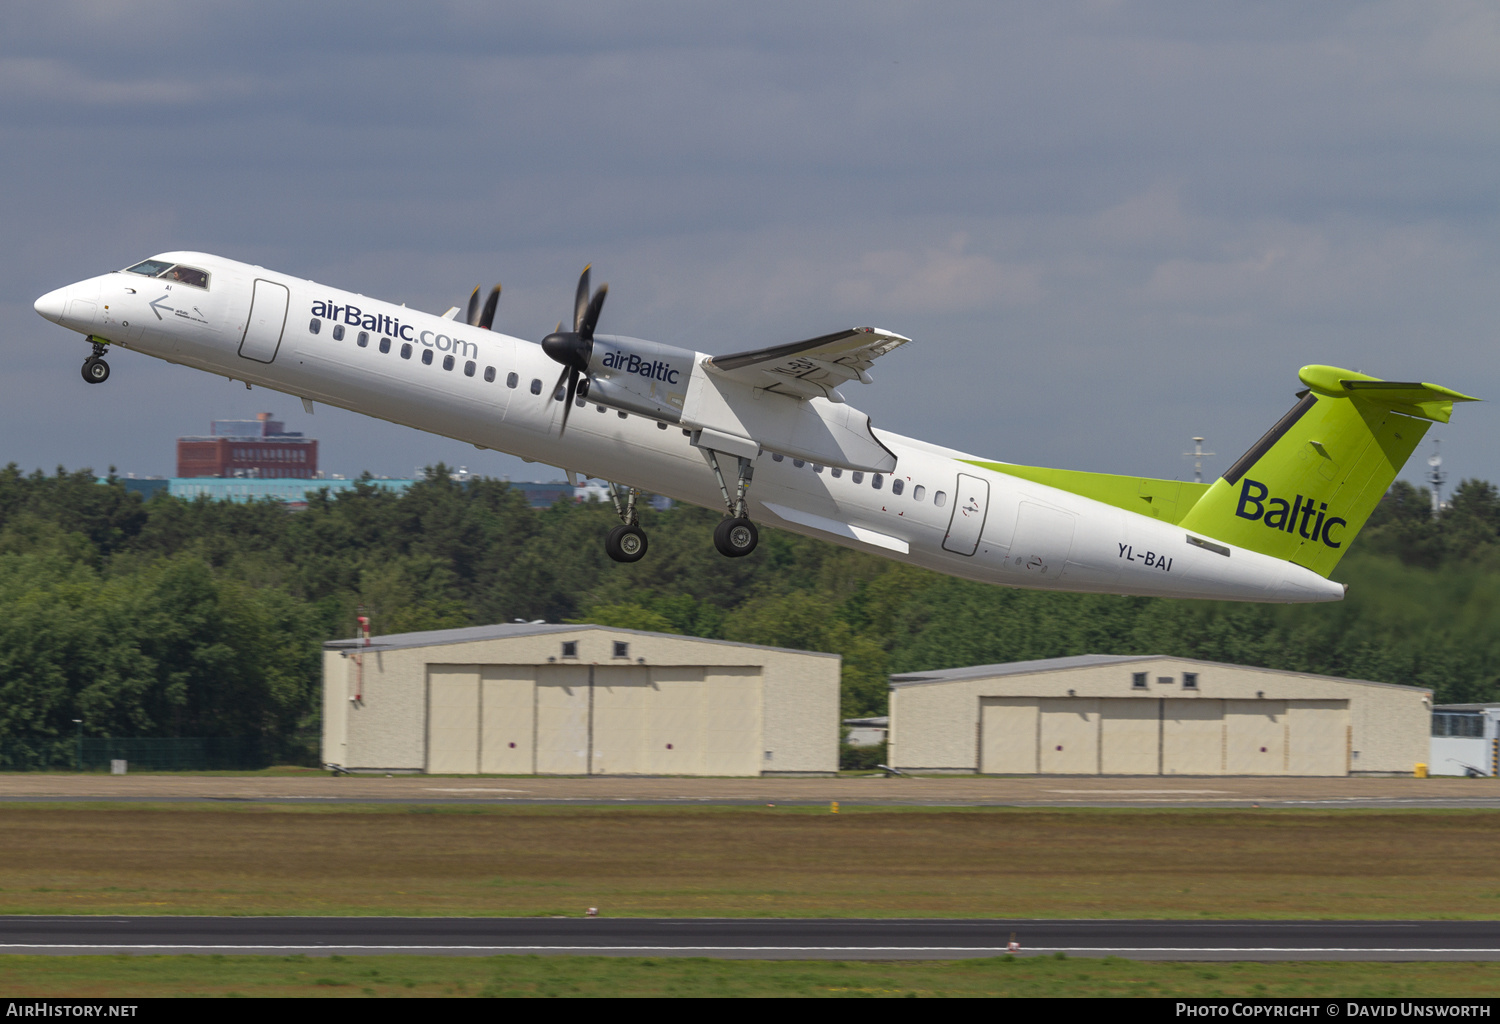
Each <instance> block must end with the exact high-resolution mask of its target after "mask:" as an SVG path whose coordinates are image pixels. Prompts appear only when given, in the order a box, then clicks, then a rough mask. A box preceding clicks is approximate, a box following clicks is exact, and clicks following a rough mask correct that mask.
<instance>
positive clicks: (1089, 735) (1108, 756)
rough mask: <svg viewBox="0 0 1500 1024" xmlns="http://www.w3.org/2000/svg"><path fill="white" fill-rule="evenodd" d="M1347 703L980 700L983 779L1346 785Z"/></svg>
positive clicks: (1112, 699)
mask: <svg viewBox="0 0 1500 1024" xmlns="http://www.w3.org/2000/svg"><path fill="white" fill-rule="evenodd" d="M1348 736H1349V705H1348V701H1343V700H1290V701H1277V700H1215V699H1206V698H1152V697H1139V698H1136V697H1122V698H1087V697H981V698H980V701H979V751H978V753H979V765H978V767H979V771H980V772H983V773H986V774H1007V775H1010V774H1036V773H1042V774H1049V775H1080V774H1081V775H1345V774H1347V773H1348Z"/></svg>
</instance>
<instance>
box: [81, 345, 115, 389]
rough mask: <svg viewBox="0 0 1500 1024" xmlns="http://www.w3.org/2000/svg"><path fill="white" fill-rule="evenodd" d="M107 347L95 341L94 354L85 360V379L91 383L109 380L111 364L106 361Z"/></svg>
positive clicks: (83, 371) (101, 382)
mask: <svg viewBox="0 0 1500 1024" xmlns="http://www.w3.org/2000/svg"><path fill="white" fill-rule="evenodd" d="M104 352H105V348H104V346H103V345H101V344H100V343H99V342H97V341H96V342H94V354H93V355H91V356H89V357H88V358H87V359H85V360H84V361H83V370H82V373H83V379H84V380H86V381H88V382H89V383H90V384H103V383H104V382H105V381H107V380H109V364H108V363H106V362H105V361H104V358H103V357H104Z"/></svg>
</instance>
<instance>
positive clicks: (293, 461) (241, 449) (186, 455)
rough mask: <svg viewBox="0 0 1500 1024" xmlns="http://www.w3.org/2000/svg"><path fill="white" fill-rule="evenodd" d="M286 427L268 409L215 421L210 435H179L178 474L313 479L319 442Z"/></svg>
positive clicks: (186, 475)
mask: <svg viewBox="0 0 1500 1024" xmlns="http://www.w3.org/2000/svg"><path fill="white" fill-rule="evenodd" d="M284 426H285V424H284V423H282V422H281V421H279V420H273V419H271V414H270V413H268V412H263V413H259V414H258V415H257V416H256V417H255V419H253V420H214V422H213V427H212V431H213V432H212V434H211V435H210V436H208V437H179V438H178V439H177V475H178V476H179V477H193V476H217V477H248V478H251V479H281V480H285V479H289V478H295V479H304V480H311V479H312V478H314V477H316V476H317V474H318V442H317V441H316V440H314V439H312V438H310V437H303V436H302V435H301V434H300V433H296V434H290V433H287V432H286V431H285V430H284V429H282V428H283V427H284Z"/></svg>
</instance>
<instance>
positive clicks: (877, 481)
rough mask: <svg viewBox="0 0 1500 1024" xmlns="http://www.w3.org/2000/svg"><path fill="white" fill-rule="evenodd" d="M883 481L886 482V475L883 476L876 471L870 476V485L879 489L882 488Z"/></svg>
mask: <svg viewBox="0 0 1500 1024" xmlns="http://www.w3.org/2000/svg"><path fill="white" fill-rule="evenodd" d="M883 483H885V477H883V476H881V475H880V474H879V473H876V474H875V475H874V476H872V477H870V486H871V487H873V488H875V489H876V490H877V491H878V490H880V485H881V484H883Z"/></svg>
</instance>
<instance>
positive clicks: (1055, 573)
mask: <svg viewBox="0 0 1500 1024" xmlns="http://www.w3.org/2000/svg"><path fill="white" fill-rule="evenodd" d="M1073 527H1074V517H1073V514H1072V513H1071V512H1064V511H1062V510H1061V509H1056V508H1052V507H1051V506H1050V505H1039V504H1037V503H1036V502H1034V501H1023V502H1021V508H1020V510H1019V512H1018V513H1017V515H1016V535H1015V539H1013V540H1012V541H1011V542H1010V552H1009V554H1008V556H1007V562H1006V568H1007V569H1011V570H1021V571H1024V572H1033V573H1036V574H1037V575H1038V576H1046V577H1047V578H1049V579H1057V578H1058V577H1060V576H1061V575H1062V574H1063V567H1064V566H1065V565H1066V564H1067V561H1068V556H1069V555H1070V554H1072V551H1073Z"/></svg>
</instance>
